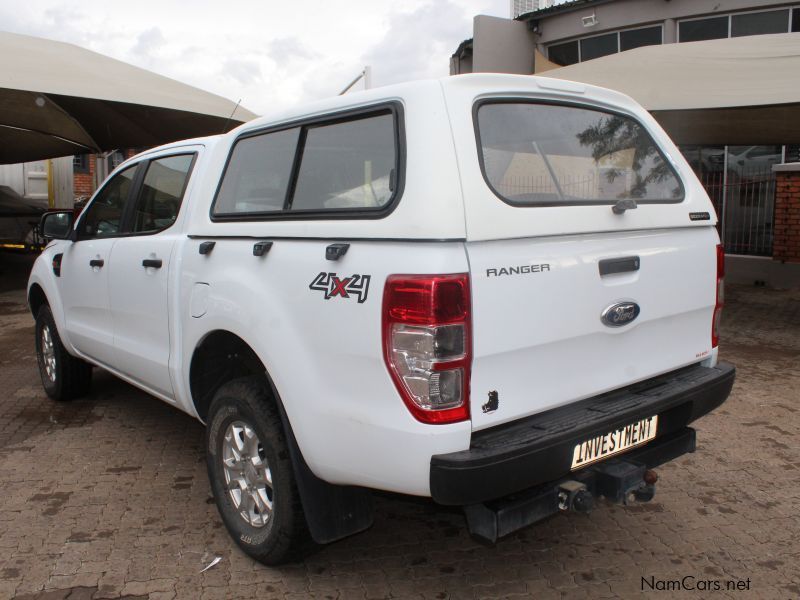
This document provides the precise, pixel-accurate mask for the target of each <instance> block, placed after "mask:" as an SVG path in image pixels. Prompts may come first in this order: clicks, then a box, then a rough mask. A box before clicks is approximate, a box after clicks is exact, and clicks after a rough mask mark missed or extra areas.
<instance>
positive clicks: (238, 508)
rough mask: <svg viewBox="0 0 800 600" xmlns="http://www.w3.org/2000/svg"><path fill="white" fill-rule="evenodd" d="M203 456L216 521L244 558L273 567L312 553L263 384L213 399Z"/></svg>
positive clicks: (242, 383) (242, 382)
mask: <svg viewBox="0 0 800 600" xmlns="http://www.w3.org/2000/svg"><path fill="white" fill-rule="evenodd" d="M206 458H207V467H208V478H209V481H210V483H211V490H212V491H213V493H214V499H215V501H216V504H217V509H218V510H219V514H220V516H221V517H222V522H223V523H224V524H225V527H226V528H227V530H228V532H229V533H230V535H231V537H232V538H233V539H234V541H235V542H236V543H237V544H238V545H239V547H240V548H241V549H242V550H244V552H245V553H246V554H247V555H248V556H250V557H251V558H254V559H255V560H257V561H259V562H261V563H264V564H266V565H279V564H283V563H287V562H293V561H296V560H299V559H301V558H303V557H304V556H306V555H307V554H309V553H310V552H312V551H313V550H314V548H315V544H314V543H313V541H312V540H311V535H310V533H309V531H308V525H307V524H306V518H305V514H304V513H303V507H302V504H301V502H300V494H299V492H298V490H297V483H296V481H295V476H294V470H293V468H292V461H291V458H290V456H289V449H288V447H287V444H286V435H285V433H284V430H283V425H282V423H281V418H280V414H279V413H278V408H277V406H276V405H275V402H274V400H273V399H272V398H271V396H270V395H269V393H268V392H267V388H266V382H265V381H263V380H262V379H261V378H258V377H244V378H241V379H235V380H233V381H230V382H229V383H226V384H224V385H223V386H222V387H220V389H219V390H218V391H217V393H216V394H215V395H214V399H213V400H212V402H211V408H210V409H209V414H208V426H207V427H206ZM270 480H271V481H270ZM229 481H230V482H231V484H230V488H229V484H228V482H229Z"/></svg>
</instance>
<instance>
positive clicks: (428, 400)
mask: <svg viewBox="0 0 800 600" xmlns="http://www.w3.org/2000/svg"><path fill="white" fill-rule="evenodd" d="M73 221H74V219H73V218H72V215H71V213H67V212H61V213H58V212H56V213H50V214H48V215H46V216H45V217H44V218H43V220H42V223H41V224H40V228H41V231H42V233H43V234H44V235H45V236H46V237H47V238H48V239H50V240H51V241H50V243H49V245H48V246H47V249H46V250H45V251H44V252H43V253H42V255H41V257H40V258H39V259H38V260H37V261H36V264H35V266H34V268H33V271H32V273H31V276H30V282H29V291H28V298H29V304H30V308H31V311H32V313H33V315H34V316H35V318H36V349H37V353H38V357H39V366H40V371H41V376H42V381H43V384H44V387H45V390H46V391H47V393H48V394H49V395H50V396H51V397H53V398H55V399H57V400H68V399H70V398H74V397H76V396H80V395H83V394H85V393H86V392H87V390H88V389H89V385H90V380H91V374H92V368H93V367H101V368H103V369H106V370H108V371H110V372H112V373H114V374H115V375H117V376H119V377H120V378H122V379H124V380H126V381H128V382H130V383H132V384H133V385H135V386H137V387H139V388H141V389H143V390H145V391H146V392H148V393H150V394H152V395H154V396H156V397H158V398H160V399H162V400H164V401H165V402H168V403H171V404H173V405H175V407H177V408H179V409H180V410H182V411H185V412H186V413H189V414H190V415H192V416H193V417H196V418H198V419H200V420H201V421H203V422H204V423H205V424H206V426H207V428H206V430H207V459H208V474H209V478H210V482H211V488H212V490H213V493H214V497H215V498H216V502H217V505H218V507H219V512H220V514H221V517H222V520H223V521H224V523H225V525H226V527H227V528H228V530H229V531H230V533H231V534H232V536H233V538H234V539H235V540H236V542H237V543H238V544H239V546H241V547H242V548H243V549H244V551H245V552H247V553H248V554H249V555H251V556H253V557H254V558H256V559H258V560H260V561H262V562H265V563H268V564H275V563H279V562H282V561H286V560H292V559H295V558H297V557H298V556H300V555H302V553H303V552H304V551H305V550H306V549H308V548H309V547H310V546H311V545H313V544H314V543H317V544H318V543H327V542H331V541H334V540H337V539H340V538H342V537H344V536H347V535H350V534H353V533H356V532H358V531H361V530H363V529H365V528H367V527H369V526H370V524H371V523H372V502H371V492H370V490H385V491H389V492H397V493H401V494H410V495H416V496H425V497H431V498H432V499H433V501H435V502H438V503H440V504H445V505H454V506H463V507H464V508H465V512H466V516H467V524H468V526H469V528H470V531H471V532H472V533H473V534H474V535H475V536H478V537H480V538H483V539H485V540H490V541H494V540H497V539H498V538H499V537H501V536H503V535H505V534H507V533H509V532H511V531H514V530H516V529H518V528H520V527H522V526H524V525H527V524H530V523H533V522H535V521H537V520H540V519H542V518H544V517H546V516H548V515H551V514H554V513H557V512H558V511H566V510H578V511H587V510H589V509H590V508H592V505H593V504H594V499H595V498H597V497H601V496H602V497H605V498H607V499H609V500H611V501H615V502H621V503H624V504H627V503H629V502H635V501H646V500H649V499H650V498H651V497H652V495H653V493H654V484H655V481H656V478H657V477H656V474H655V473H654V472H653V471H652V468H653V467H654V466H657V465H659V464H662V463H664V462H666V461H669V460H672V459H674V458H675V457H677V456H680V455H682V454H684V453H686V452H692V451H694V449H695V432H694V430H693V429H691V428H689V427H688V425H689V424H690V423H691V422H692V421H694V420H695V419H697V418H698V417H700V416H702V415H704V414H706V413H708V412H709V411H711V410H712V409H714V408H715V407H717V406H719V405H720V404H721V403H722V402H724V401H725V399H726V398H727V396H728V394H729V392H730V390H731V387H732V385H733V380H734V369H733V367H732V366H730V365H727V364H723V363H718V362H717V343H718V334H717V328H718V324H719V317H720V311H721V309H722V304H723V295H722V277H723V260H724V255H723V253H722V250H721V248H720V246H719V238H718V236H717V232H716V229H715V224H716V216H715V214H714V209H713V207H712V205H711V203H710V201H709V199H708V197H707V196H706V193H705V192H704V190H703V188H702V187H701V185H700V183H699V182H698V180H697V178H696V177H695V176H694V174H693V173H692V171H691V169H690V168H689V166H688V165H687V163H686V161H685V160H684V159H683V158H682V157H681V154H680V152H679V151H678V150H677V148H676V147H675V146H674V145H673V144H672V143H671V142H670V140H669V139H668V138H667V136H666V135H665V134H664V132H663V131H662V130H661V128H660V127H659V126H658V125H657V123H656V122H655V121H654V120H653V119H652V118H651V117H650V115H648V113H647V112H645V111H644V110H643V109H642V108H641V107H640V106H638V105H637V104H636V103H635V102H633V101H632V100H631V99H630V98H628V97H626V96H624V95H621V94H618V93H615V92H612V91H609V90H605V89H600V88H596V87H592V86H588V85H587V86H585V85H581V84H577V83H572V82H565V81H558V80H555V79H542V78H537V77H524V76H509V75H467V76H459V77H451V78H447V79H443V80H441V81H423V82H416V83H408V84H403V85H398V86H393V87H386V88H380V89H376V90H371V91H368V92H364V93H358V94H351V95H347V96H343V97H339V98H334V99H330V100H325V101H321V102H317V103H314V104H309V105H307V106H304V107H302V108H296V109H292V110H290V111H287V112H285V113H282V114H278V115H274V116H271V117H267V118H261V119H257V120H255V121H252V122H250V123H247V124H245V125H242V126H241V127H239V128H238V129H235V130H233V131H231V132H230V133H228V134H225V135H222V136H217V137H209V138H203V139H196V140H188V141H185V142H178V143H174V144H170V145H167V146H162V147H160V148H156V149H154V150H150V151H147V152H144V153H142V154H140V155H138V156H135V157H134V158H132V159H130V160H128V161H127V162H125V163H123V164H122V165H120V166H119V168H117V169H116V170H115V171H114V173H112V174H111V176H110V177H109V178H108V180H107V181H106V182H105V183H104V184H103V185H102V187H101V188H100V189H99V190H98V191H97V193H96V194H95V195H94V197H93V198H92V200H91V202H90V203H89V204H88V206H87V207H86V209H85V210H84V211H83V213H82V214H81V215H80V217H79V218H78V219H77V220H76V221H75V222H73Z"/></svg>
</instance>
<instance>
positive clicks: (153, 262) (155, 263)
mask: <svg viewBox="0 0 800 600" xmlns="http://www.w3.org/2000/svg"><path fill="white" fill-rule="evenodd" d="M161 264H162V263H161V259H160V258H145V259H144V260H143V261H142V266H143V267H145V268H147V267H150V268H152V269H160V268H161Z"/></svg>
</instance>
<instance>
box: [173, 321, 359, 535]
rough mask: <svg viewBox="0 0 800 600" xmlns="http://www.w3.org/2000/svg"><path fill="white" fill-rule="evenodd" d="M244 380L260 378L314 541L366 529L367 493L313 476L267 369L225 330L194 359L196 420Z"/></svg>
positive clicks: (192, 377)
mask: <svg viewBox="0 0 800 600" xmlns="http://www.w3.org/2000/svg"><path fill="white" fill-rule="evenodd" d="M248 375H258V376H260V377H263V378H264V383H265V385H266V386H267V391H268V393H269V397H270V400H271V401H273V402H274V403H275V405H276V407H277V409H278V411H279V413H280V416H281V422H282V424H283V428H284V431H285V433H286V437H287V444H288V447H289V454H290V455H291V459H292V466H293V469H294V473H295V478H296V479H297V485H298V489H299V491H300V497H301V501H302V504H303V507H304V512H305V517H306V522H307V523H308V526H309V529H310V531H311V535H312V537H313V538H314V540H315V541H316V542H317V543H330V542H333V541H336V540H339V539H342V538H344V537H347V536H349V535H352V534H354V533H358V532H359V531H363V530H365V529H367V528H368V527H370V526H371V525H372V521H373V507H372V496H371V494H370V493H369V491H368V490H366V489H364V488H357V487H350V486H339V485H333V484H330V483H328V482H326V481H324V480H322V479H320V478H318V477H317V476H316V475H315V474H314V473H313V472H312V471H311V469H310V468H309V466H308V463H306V460H305V458H304V457H303V453H302V451H301V449H300V446H299V445H298V442H297V438H296V437H295V434H294V431H293V429H292V425H291V423H290V422H289V418H288V415H287V414H286V410H285V408H284V406H283V402H282V400H281V397H280V394H279V393H278V391H277V390H276V389H275V385H274V383H273V381H272V378H271V377H270V375H269V372H268V370H267V368H266V366H265V365H264V363H263V362H262V361H261V359H260V358H259V356H258V354H257V353H256V351H255V350H254V349H253V348H252V347H251V346H250V345H249V344H248V343H247V342H246V341H245V340H243V339H242V338H241V337H239V336H238V335H236V334H235V333H232V332H230V331H227V330H223V329H217V330H214V331H211V332H209V333H207V334H206V335H205V336H204V337H203V338H202V339H201V340H200V342H199V343H198V344H197V346H196V348H195V350H194V353H193V355H192V360H191V363H190V367H189V389H190V395H191V398H192V402H193V403H194V407H195V410H196V412H197V415H198V416H199V417H200V419H201V420H202V421H203V422H206V421H207V417H208V410H209V408H210V406H211V400H212V399H213V397H214V394H215V393H216V391H217V390H218V389H219V388H220V386H222V385H223V384H225V383H227V382H229V381H231V380H233V379H236V378H239V377H246V376H248Z"/></svg>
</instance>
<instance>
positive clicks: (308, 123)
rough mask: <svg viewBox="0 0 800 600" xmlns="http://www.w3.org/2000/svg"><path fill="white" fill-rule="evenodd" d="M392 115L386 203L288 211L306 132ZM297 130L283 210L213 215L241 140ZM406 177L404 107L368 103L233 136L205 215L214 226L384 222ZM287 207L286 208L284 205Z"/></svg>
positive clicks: (395, 103)
mask: <svg viewBox="0 0 800 600" xmlns="http://www.w3.org/2000/svg"><path fill="white" fill-rule="evenodd" d="M387 112H388V113H389V114H391V116H392V121H393V124H394V128H393V131H394V149H395V166H394V170H395V184H394V190H392V195H391V196H390V198H389V201H388V202H386V204H384V205H383V206H378V207H372V208H369V207H359V208H332V209H328V210H325V209H322V210H319V209H302V210H293V209H292V208H291V204H292V201H293V200H294V192H295V189H296V187H297V179H298V176H299V173H300V163H301V162H302V158H303V150H304V146H305V140H306V135H307V132H308V129H310V128H312V127H322V126H327V125H336V124H339V123H347V122H350V121H358V120H360V119H366V118H369V117H371V116H380V115H381V114H386V113H387ZM296 127H297V128H300V133H299V135H298V138H297V144H296V146H295V150H294V157H293V158H292V165H291V169H290V176H289V182H288V185H287V190H286V198H285V200H284V208H283V209H281V210H272V211H248V212H236V213H220V214H215V212H214V207H215V206H216V204H217V198H218V197H219V193H220V190H221V189H222V183H223V181H224V180H225V175H226V174H227V173H228V167H229V166H230V162H231V159H232V158H233V152H234V150H235V148H236V144H237V143H238V142H239V141H240V140H243V139H247V138H251V137H256V136H259V135H267V134H270V133H276V132H279V131H285V130H287V129H293V128H296ZM405 176H406V137H405V119H404V111H403V105H402V104H401V103H400V102H399V101H389V102H380V103H377V104H370V105H367V106H359V107H357V108H352V109H346V110H340V111H335V112H330V113H326V114H323V115H314V116H311V117H301V118H299V119H293V120H290V121H286V122H284V123H279V124H277V125H267V126H265V127H259V128H257V129H251V130H249V131H246V132H244V133H242V134H240V135H238V136H237V137H236V139H235V140H234V141H233V143H232V144H231V147H230V149H229V150H228V157H227V158H226V159H225V166H224V167H223V169H222V174H221V175H220V177H219V181H218V182H217V189H216V190H215V192H214V199H213V200H212V201H211V206H210V207H209V209H208V216H209V219H211V221H212V222H214V223H226V222H239V221H302V220H325V221H327V220H342V219H348V220H362V219H383V218H385V217H387V216H388V215H389V214H391V213H392V212H393V211H394V209H395V208H396V207H397V205H398V203H399V202H400V199H401V197H402V196H403V190H404V188H405ZM287 205H288V207H289V208H288V209H287V208H286V206H287Z"/></svg>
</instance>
